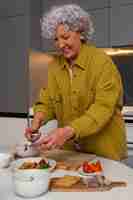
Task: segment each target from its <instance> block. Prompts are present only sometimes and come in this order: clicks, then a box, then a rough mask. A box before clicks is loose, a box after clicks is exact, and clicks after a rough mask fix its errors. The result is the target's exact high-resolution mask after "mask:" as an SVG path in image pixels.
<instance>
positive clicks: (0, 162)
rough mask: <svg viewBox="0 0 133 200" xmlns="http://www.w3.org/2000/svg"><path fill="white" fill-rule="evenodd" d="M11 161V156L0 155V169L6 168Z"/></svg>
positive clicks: (6, 154)
mask: <svg viewBox="0 0 133 200" xmlns="http://www.w3.org/2000/svg"><path fill="white" fill-rule="evenodd" d="M11 159H12V155H11V154H8V153H0V168H5V167H8V166H9V164H10V162H11Z"/></svg>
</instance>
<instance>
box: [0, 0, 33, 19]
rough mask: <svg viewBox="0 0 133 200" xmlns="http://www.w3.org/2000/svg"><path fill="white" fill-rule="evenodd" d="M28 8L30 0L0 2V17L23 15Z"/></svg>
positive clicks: (5, 0) (0, 0) (1, 0)
mask: <svg viewBox="0 0 133 200" xmlns="http://www.w3.org/2000/svg"><path fill="white" fill-rule="evenodd" d="M29 7H30V0H0V17H7V16H16V15H23V14H25V13H27V12H28V11H29Z"/></svg>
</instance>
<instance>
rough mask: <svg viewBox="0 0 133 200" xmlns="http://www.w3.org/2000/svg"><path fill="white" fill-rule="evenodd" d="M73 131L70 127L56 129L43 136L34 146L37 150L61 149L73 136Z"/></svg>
mask: <svg viewBox="0 0 133 200" xmlns="http://www.w3.org/2000/svg"><path fill="white" fill-rule="evenodd" d="M73 132H74V130H73V128H71V127H65V128H57V129H54V130H53V131H51V132H50V133H49V134H48V135H46V136H45V135H43V136H41V137H40V139H39V140H38V141H36V142H35V143H34V145H35V146H36V147H37V148H38V149H39V150H42V151H43V150H50V149H54V148H61V147H62V146H63V145H64V143H65V142H66V141H67V140H69V139H71V138H72V137H73V136H74V133H73Z"/></svg>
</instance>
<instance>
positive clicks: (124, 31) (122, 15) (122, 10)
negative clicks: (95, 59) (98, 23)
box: [111, 5, 133, 45]
mask: <svg viewBox="0 0 133 200" xmlns="http://www.w3.org/2000/svg"><path fill="white" fill-rule="evenodd" d="M132 19H133V5H130V6H120V7H114V8H112V9H111V45H127V44H133V20H132Z"/></svg>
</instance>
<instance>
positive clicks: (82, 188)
mask: <svg viewBox="0 0 133 200" xmlns="http://www.w3.org/2000/svg"><path fill="white" fill-rule="evenodd" d="M59 179H60V177H57V178H52V179H51V182H50V186H49V190H50V191H52V192H96V191H108V190H111V189H112V188H114V187H126V183H125V182H118V181H117V182H116V181H115V182H111V183H110V184H109V185H108V186H107V185H103V186H99V185H97V186H96V185H94V184H93V183H91V182H90V183H89V184H88V186H87V185H85V184H84V183H83V181H82V180H80V181H79V182H77V183H76V184H74V185H72V186H71V187H64V186H63V185H62V186H60V187H59V186H56V184H55V183H56V182H57V181H58V180H59Z"/></svg>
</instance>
